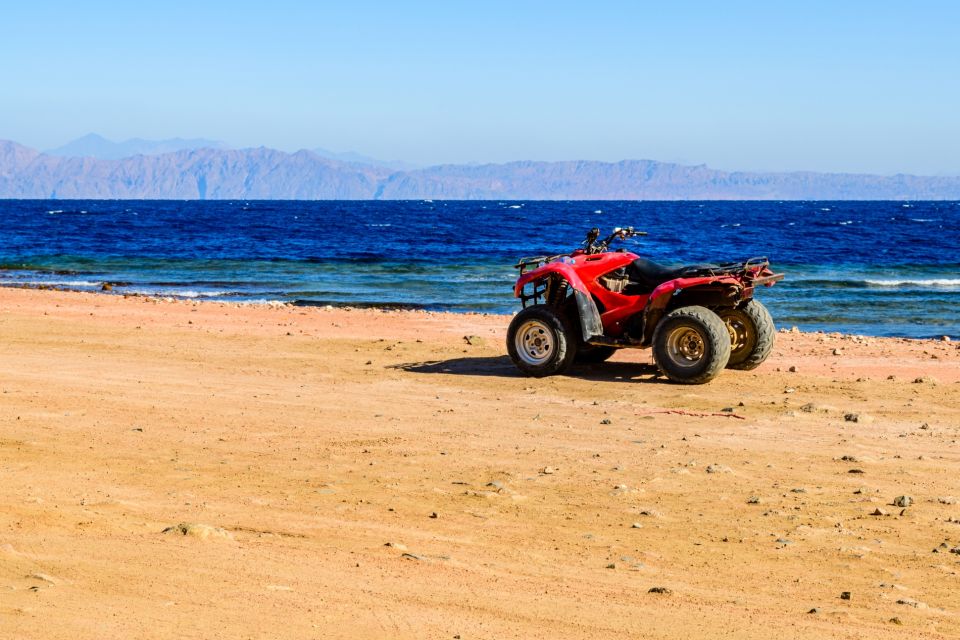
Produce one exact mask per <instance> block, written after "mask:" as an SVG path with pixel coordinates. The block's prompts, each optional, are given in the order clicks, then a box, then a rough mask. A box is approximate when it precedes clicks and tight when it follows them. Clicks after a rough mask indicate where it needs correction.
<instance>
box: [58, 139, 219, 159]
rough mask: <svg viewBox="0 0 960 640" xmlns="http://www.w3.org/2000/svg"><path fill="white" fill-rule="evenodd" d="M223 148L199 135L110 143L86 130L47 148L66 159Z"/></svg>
mask: <svg viewBox="0 0 960 640" xmlns="http://www.w3.org/2000/svg"><path fill="white" fill-rule="evenodd" d="M204 148H206V149H226V148H228V147H227V145H226V144H224V143H222V142H218V141H216V140H204V139H203V138H193V139H189V140H187V139H184V138H171V139H169V140H144V139H143V138H130V139H129V140H124V141H123V142H113V141H112V140H107V139H106V138H104V137H103V136H100V135H97V134H96V133H88V134H87V135H85V136H83V137H82V138H77V139H76V140H73V141H72V142H68V143H67V144H65V145H63V146H62V147H57V148H56V149H50V150H49V151H47V152H46V153H47V154H49V155H51V156H64V157H68V158H99V159H101V160H120V159H121V158H129V157H131V156H136V155H144V156H155V155H160V154H161V153H174V152H176V151H182V150H184V149H204Z"/></svg>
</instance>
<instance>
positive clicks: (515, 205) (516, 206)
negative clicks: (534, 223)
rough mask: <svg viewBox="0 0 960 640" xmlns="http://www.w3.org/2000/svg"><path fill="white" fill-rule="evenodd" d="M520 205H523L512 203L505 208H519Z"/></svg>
mask: <svg viewBox="0 0 960 640" xmlns="http://www.w3.org/2000/svg"><path fill="white" fill-rule="evenodd" d="M522 206H523V205H522V204H512V205H510V206H509V207H507V208H508V209H519V208H521V207H522Z"/></svg>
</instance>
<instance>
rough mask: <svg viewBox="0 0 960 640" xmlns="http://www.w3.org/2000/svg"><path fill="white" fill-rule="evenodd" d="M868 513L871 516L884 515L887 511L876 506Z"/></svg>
mask: <svg viewBox="0 0 960 640" xmlns="http://www.w3.org/2000/svg"><path fill="white" fill-rule="evenodd" d="M870 515H872V516H885V515H887V512H886V511H884V510H883V509H881V508H880V507H877V508H876V509H874V510H873V511H872V512H871V513H870Z"/></svg>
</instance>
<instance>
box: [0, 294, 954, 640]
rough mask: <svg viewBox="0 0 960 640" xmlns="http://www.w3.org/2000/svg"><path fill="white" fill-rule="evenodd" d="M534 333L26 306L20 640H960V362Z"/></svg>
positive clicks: (484, 323) (4, 605) (819, 341)
mask: <svg viewBox="0 0 960 640" xmlns="http://www.w3.org/2000/svg"><path fill="white" fill-rule="evenodd" d="M507 321H508V319H507V318H505V317H503V316H481V315H452V314H431V313H419V312H381V311H377V310H343V309H317V308H310V309H305V308H287V307H284V308H270V307H249V306H248V307H241V306H236V305H222V304H216V303H204V304H194V303H181V302H159V301H155V300H150V299H144V298H129V299H124V298H122V297H120V296H108V295H92V294H80V293H65V292H52V291H28V290H13V289H0V362H2V374H0V504H2V505H3V507H2V510H0V637H4V638H44V639H51V638H69V639H71V640H77V639H80V638H133V637H136V638H173V637H180V638H456V637H460V638H462V639H464V640H466V639H470V638H491V639H494V638H495V639H502V638H523V639H526V638H624V637H645V638H706V637H710V638H714V637H737V638H758V639H759V638H763V639H768V638H773V637H777V638H852V637H856V638H886V637H889V638H903V637H910V638H949V637H958V636H960V350H958V345H957V343H955V342H942V341H916V340H898V339H872V338H867V339H857V338H852V337H844V336H833V335H818V334H801V333H790V332H787V333H779V334H778V336H777V338H778V342H777V345H776V347H775V349H774V354H773V355H772V356H771V358H770V360H768V362H767V363H766V364H764V365H763V366H762V367H761V368H759V369H757V370H756V371H752V372H738V371H728V372H724V373H723V374H722V375H721V376H720V378H718V379H717V380H716V381H714V382H713V383H711V384H709V385H704V386H696V387H687V386H677V385H672V384H667V383H665V382H664V381H663V380H662V379H659V378H657V377H655V375H654V374H655V371H654V369H653V367H652V365H651V364H650V363H651V360H650V355H649V352H648V351H634V352H622V353H620V354H618V355H617V356H615V358H614V359H613V361H611V362H610V363H607V364H606V365H601V366H594V367H587V368H582V369H577V370H576V371H574V372H573V374H572V375H570V376H567V377H554V378H548V379H542V380H536V379H530V378H524V377H520V376H518V375H517V373H516V372H515V370H514V368H513V366H512V364H511V363H510V362H509V360H508V359H507V358H506V356H505V355H504V351H505V350H504V347H503V336H504V333H505V328H506V324H507ZM465 336H468V337H469V339H465V338H464V337H465ZM791 367H794V368H795V369H796V371H795V372H791V371H790V368H791ZM899 496H908V497H909V498H910V500H909V501H901V504H905V503H906V502H910V504H909V506H906V507H902V506H894V505H893V504H891V503H892V502H894V500H895V499H896V498H897V497H899ZM874 513H877V514H878V515H871V514H874ZM180 525H183V526H180ZM934 550H936V553H935V552H934ZM651 589H660V590H661V592H657V591H653V592H651ZM844 592H849V599H844V598H842V597H841V595H842V594H843V593H844ZM813 609H815V610H816V612H815V613H809V611H811V610H813Z"/></svg>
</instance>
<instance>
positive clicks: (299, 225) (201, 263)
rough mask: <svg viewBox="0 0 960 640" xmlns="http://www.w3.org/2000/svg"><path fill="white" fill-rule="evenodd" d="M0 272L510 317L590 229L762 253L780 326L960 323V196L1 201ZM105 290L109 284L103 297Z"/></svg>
mask: <svg viewBox="0 0 960 640" xmlns="http://www.w3.org/2000/svg"><path fill="white" fill-rule="evenodd" d="M0 221H2V227H0V285H3V286H31V287H33V286H43V285H47V286H55V287H60V288H67V289H76V290H83V291H99V290H100V288H101V286H102V284H103V283H104V282H110V283H113V284H114V288H113V292H112V293H113V294H123V293H137V294H149V295H163V296H178V297H183V298H206V299H214V300H236V301H265V300H280V301H284V302H295V303H299V304H335V305H339V304H343V305H388V306H398V307H410V308H425V309H435V310H447V311H481V312H491V313H510V312H512V311H514V310H516V309H517V308H519V305H518V303H517V301H515V300H514V299H513V298H512V291H511V285H512V282H513V279H514V278H515V277H516V271H515V270H514V269H513V268H512V265H513V264H514V263H515V261H516V259H517V258H518V257H520V256H529V255H541V254H553V253H560V252H565V251H569V250H572V249H573V248H575V247H576V246H577V245H578V243H579V242H580V241H581V240H582V239H583V236H584V234H585V233H586V231H587V230H588V229H590V228H591V227H594V226H597V227H600V228H601V229H602V230H604V231H609V229H611V228H612V227H614V226H627V225H630V226H634V227H636V228H638V229H643V230H646V231H648V232H649V234H650V235H649V236H648V237H646V238H640V239H637V240H634V241H631V242H630V243H628V244H627V245H626V246H627V248H628V249H629V250H631V251H634V252H636V253H639V254H641V255H643V256H646V257H649V258H652V259H654V260H657V261H662V262H665V263H671V264H678V263H690V262H718V261H730V260H738V259H745V258H749V257H754V256H769V258H770V260H771V261H772V263H773V265H774V267H775V270H777V271H782V272H785V273H786V275H787V279H786V280H785V281H784V282H781V283H779V284H777V285H776V286H774V287H772V288H769V289H767V288H763V289H761V290H760V291H759V293H758V297H759V298H760V299H761V300H762V301H763V302H764V303H766V304H767V306H768V307H769V308H770V310H771V312H772V313H773V317H774V319H775V321H776V322H777V324H778V325H779V326H787V327H789V326H793V325H796V326H798V327H800V328H801V329H804V330H827V331H843V332H849V333H858V334H867V335H879V336H908V337H933V336H940V335H951V336H952V337H960V202H909V203H905V202H610V201H605V202H582V201H574V202H495V201H487V202H477V201H470V202H459V201H458V202H452V201H437V202H431V201H401V202H390V201H369V202H347V201H339V202H337V201H319V202H317V201H311V202H288V201H251V202H245V201H235V202H226V201H195V202H181V201H140V200H137V201H116V200H96V201H77V200H74V201H64V200H51V201H43V200H6V201H0ZM105 295H109V294H105Z"/></svg>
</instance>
